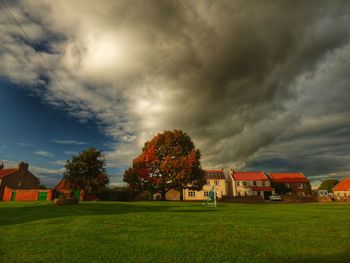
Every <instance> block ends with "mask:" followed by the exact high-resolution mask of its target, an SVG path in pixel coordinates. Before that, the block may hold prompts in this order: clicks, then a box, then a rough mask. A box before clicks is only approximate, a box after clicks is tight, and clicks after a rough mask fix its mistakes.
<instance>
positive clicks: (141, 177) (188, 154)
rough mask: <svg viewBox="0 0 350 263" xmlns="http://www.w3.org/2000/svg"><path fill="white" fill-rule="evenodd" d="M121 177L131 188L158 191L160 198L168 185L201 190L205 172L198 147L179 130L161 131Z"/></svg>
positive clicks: (181, 188)
mask: <svg viewBox="0 0 350 263" xmlns="http://www.w3.org/2000/svg"><path fill="white" fill-rule="evenodd" d="M124 181H125V182H127V183H128V184H129V186H130V187H132V188H134V189H142V190H143V191H150V192H151V193H152V192H156V193H160V194H161V196H162V200H165V194H166V193H167V192H168V191H169V190H170V189H176V190H178V191H179V192H180V199H181V200H182V199H183V196H182V193H183V189H185V188H187V189H191V190H201V189H202V188H203V185H204V184H205V181H206V180H205V173H204V172H203V170H202V169H201V166H200V151H199V150H198V149H196V148H195V146H194V144H193V142H192V140H191V138H190V137H189V136H188V135H187V134H186V133H184V132H183V131H181V130H173V131H164V132H163V133H160V134H158V135H156V136H155V137H154V138H153V139H152V140H150V141H148V142H146V143H145V146H144V147H143V149H142V153H141V154H140V155H139V156H138V157H137V158H136V159H134V161H133V164H132V167H131V168H129V169H128V170H126V171H125V173H124Z"/></svg>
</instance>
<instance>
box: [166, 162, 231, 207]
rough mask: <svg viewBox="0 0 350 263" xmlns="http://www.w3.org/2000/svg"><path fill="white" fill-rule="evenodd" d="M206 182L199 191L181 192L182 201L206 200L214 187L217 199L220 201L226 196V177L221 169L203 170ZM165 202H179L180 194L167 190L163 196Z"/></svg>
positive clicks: (186, 190) (185, 190)
mask: <svg viewBox="0 0 350 263" xmlns="http://www.w3.org/2000/svg"><path fill="white" fill-rule="evenodd" d="M204 172H205V174H206V179H207V182H206V184H205V185H204V186H203V189H202V190H201V191H194V190H189V189H184V190H183V200H186V201H203V200H206V199H207V198H208V193H209V191H210V190H211V188H212V187H213V186H214V187H215V190H216V195H217V198H219V199H221V198H222V197H223V196H224V195H227V184H226V176H225V172H224V170H223V169H221V170H204ZM165 198H166V200H172V201H174V200H180V193H179V191H176V190H175V189H171V190H169V191H168V192H167V193H166V195H165Z"/></svg>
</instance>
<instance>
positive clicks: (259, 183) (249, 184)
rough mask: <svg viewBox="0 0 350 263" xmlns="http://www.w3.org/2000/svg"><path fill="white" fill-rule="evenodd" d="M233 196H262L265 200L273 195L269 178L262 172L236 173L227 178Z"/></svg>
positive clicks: (233, 172)
mask: <svg viewBox="0 0 350 263" xmlns="http://www.w3.org/2000/svg"><path fill="white" fill-rule="evenodd" d="M228 180H229V185H230V186H231V187H232V194H233V196H253V195H255V196H263V197H264V199H265V200H267V199H268V198H269V196H270V195H272V194H274V189H273V188H272V187H271V183H270V180H269V178H268V177H267V176H266V175H265V173H264V172H236V171H234V170H231V173H230V176H229V178H228Z"/></svg>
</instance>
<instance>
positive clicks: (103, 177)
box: [63, 148, 109, 196]
mask: <svg viewBox="0 0 350 263" xmlns="http://www.w3.org/2000/svg"><path fill="white" fill-rule="evenodd" d="M65 168H66V171H65V172H64V173H63V178H64V180H66V182H67V185H68V186H69V187H70V188H71V189H72V190H73V192H74V191H75V190H80V189H83V190H84V193H85V195H84V196H86V194H88V195H89V194H90V195H91V194H93V195H94V194H96V192H97V191H98V190H99V189H101V188H103V187H104V186H105V185H107V184H108V182H109V178H108V176H107V173H106V160H105V159H104V156H103V154H102V152H101V151H98V150H96V149H95V148H89V149H86V150H85V151H82V152H80V153H79V154H78V155H73V156H72V160H68V161H67V162H66V165H65Z"/></svg>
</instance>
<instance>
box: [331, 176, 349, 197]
mask: <svg viewBox="0 0 350 263" xmlns="http://www.w3.org/2000/svg"><path fill="white" fill-rule="evenodd" d="M332 191H333V193H334V198H335V199H337V200H343V199H344V200H345V199H348V198H349V197H350V178H345V179H343V180H341V181H340V182H339V183H338V184H337V185H336V186H334V187H333V189H332Z"/></svg>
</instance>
